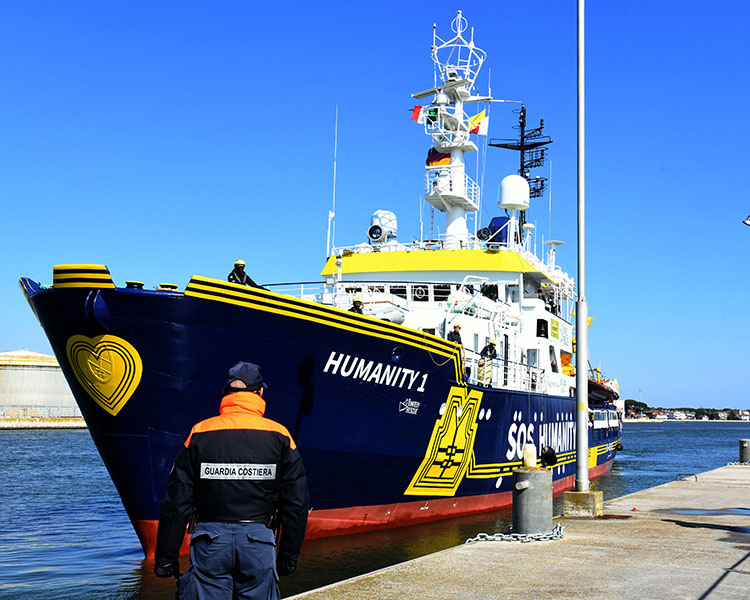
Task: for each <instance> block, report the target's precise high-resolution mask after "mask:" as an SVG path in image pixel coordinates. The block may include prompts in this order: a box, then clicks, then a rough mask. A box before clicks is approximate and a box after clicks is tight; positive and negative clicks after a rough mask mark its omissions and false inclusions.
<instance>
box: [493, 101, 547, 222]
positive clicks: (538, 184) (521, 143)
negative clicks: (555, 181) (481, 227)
mask: <svg viewBox="0 0 750 600" xmlns="http://www.w3.org/2000/svg"><path fill="white" fill-rule="evenodd" d="M517 112H518V127H515V128H514V129H517V130H518V131H519V136H518V139H517V140H501V139H496V138H492V139H491V140H490V141H489V145H490V146H493V147H495V148H505V149H507V150H516V151H518V152H519V154H520V161H521V162H520V166H519V169H518V174H519V175H520V176H521V177H523V178H524V179H526V181H528V183H529V198H541V197H542V194H544V190H545V188H546V186H547V178H546V177H540V176H539V175H537V176H536V177H534V179H532V178H531V169H533V168H536V167H541V166H542V165H544V162H545V160H546V159H547V149H546V148H545V147H544V146H546V145H547V144H551V143H552V140H551V139H550V137H549V136H548V135H544V119H540V120H539V127H537V128H535V129H526V106H525V105H523V104H522V105H521V108H520V109H519V110H518V111H517ZM524 221H525V215H524V212H523V211H520V215H519V228H523V224H524Z"/></svg>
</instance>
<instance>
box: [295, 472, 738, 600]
mask: <svg viewBox="0 0 750 600" xmlns="http://www.w3.org/2000/svg"><path fill="white" fill-rule="evenodd" d="M749 497H750V467H748V466H726V467H722V468H720V469H716V470H713V471H708V472H706V473H701V474H698V475H697V476H696V477H692V476H690V477H684V478H681V479H679V480H678V481H674V482H671V483H667V484H664V485H661V486H658V487H655V488H651V489H647V490H644V491H641V492H638V493H635V494H631V495H629V496H623V497H622V498H618V499H615V500H610V501H609V502H606V503H605V515H604V517H603V518H599V519H572V518H560V519H556V522H557V523H559V524H561V525H562V526H563V527H564V528H565V529H564V537H563V539H561V540H557V541H548V542H534V543H529V544H521V543H511V542H499V541H485V542H476V543H472V544H467V545H462V546H458V547H456V548H451V549H448V550H445V551H443V552H438V553H435V554H431V555H428V556H424V557H421V558H418V559H415V560H412V561H408V562H405V563H402V564H399V565H395V566H393V567H389V568H387V569H383V570H380V571H377V572H374V573H370V574H366V575H362V576H360V577H356V578H354V579H350V580H347V581H343V582H340V583H337V584H334V585H331V586H328V587H325V588H321V589H319V590H312V591H310V592H306V593H304V594H300V595H297V596H294V598H295V599H303V598H304V599H305V600H336V599H339V598H342V599H343V598H346V599H348V600H356V599H359V598H362V599H364V598H368V599H369V598H379V599H381V600H382V599H389V598H393V599H397V598H398V599H402V598H420V599H437V598H441V599H442V598H451V599H455V600H461V599H469V598H472V599H473V598H509V599H510V598H535V599H537V600H544V599H546V598H550V599H553V598H554V599H556V600H557V599H565V598H576V599H591V600H594V599H596V600H602V599H618V600H630V599H633V600H635V599H639V600H640V599H642V598H680V599H688V598H695V599H701V600H702V599H704V598H722V599H724V600H728V599H729V600H731V599H735V598H736V599H738V600H739V599H742V600H745V599H746V598H747V594H748V587H749V586H750V528H748V512H750V507H748V501H747V499H748V498H749ZM634 509H637V510H634ZM303 560H304V557H303Z"/></svg>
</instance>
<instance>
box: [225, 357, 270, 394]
mask: <svg viewBox="0 0 750 600" xmlns="http://www.w3.org/2000/svg"><path fill="white" fill-rule="evenodd" d="M233 381H241V382H242V383H244V384H245V385H246V386H247V389H248V390H250V391H251V392H254V391H256V390H259V389H260V388H261V387H262V388H263V389H266V390H267V389H268V386H267V385H266V384H265V383H264V382H263V373H262V372H261V370H260V367H259V366H258V365H256V364H254V363H249V362H238V363H237V364H236V365H234V366H233V367H232V368H231V369H229V374H228V376H227V385H229V384H231V383H232V382H233Z"/></svg>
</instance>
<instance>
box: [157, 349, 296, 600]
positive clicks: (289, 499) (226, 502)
mask: <svg viewBox="0 0 750 600" xmlns="http://www.w3.org/2000/svg"><path fill="white" fill-rule="evenodd" d="M266 389H267V387H266V385H265V383H264V382H263V375H262V373H261V371H260V367H258V365H255V364H253V363H246V362H239V363H237V364H236V365H234V366H233V367H232V368H231V369H230V370H229V377H228V379H227V384H226V386H225V388H224V397H223V398H222V401H221V408H220V413H221V414H220V415H219V416H216V417H211V418H210V419H206V420H205V421H201V422H200V423H198V424H196V425H195V426H194V427H193V429H192V430H191V432H190V435H189V436H188V439H187V441H186V442H185V446H184V448H182V450H181V451H180V453H179V455H178V456H177V459H176V460H175V463H174V466H173V467H172V472H171V473H170V475H169V482H168V483H167V489H166V492H165V494H164V500H163V502H162V507H161V515H160V517H159V530H158V533H157V536H156V553H155V565H154V573H155V574H156V575H157V576H158V577H171V576H177V575H179V551H180V546H181V545H182V541H183V538H184V536H185V528H186V526H187V523H188V521H189V520H190V518H191V516H192V515H195V518H196V521H197V524H196V526H195V531H194V533H193V535H192V537H191V538H190V560H191V566H190V568H189V569H188V570H187V572H186V573H185V574H184V575H182V576H181V577H180V578H179V580H178V590H179V591H178V597H179V598H181V599H183V600H192V599H193V598H201V599H204V598H208V599H210V600H219V599H222V600H232V599H234V598H238V599H240V598H241V599H243V600H244V599H256V598H257V599H261V598H262V599H263V600H269V599H271V600H275V599H277V598H278V597H279V594H278V588H277V586H276V581H277V578H276V573H278V575H288V574H289V573H292V572H293V571H294V570H295V569H296V567H297V558H298V556H299V553H300V549H301V547H302V541H303V540H304V537H305V528H306V526H307V507H308V494H307V485H306V482H305V471H304V467H303V466H302V460H301V458H300V455H299V452H298V451H297V449H296V445H295V443H294V440H293V439H292V437H291V436H290V435H289V432H288V431H287V429H286V428H285V427H284V426H283V425H280V424H278V423H276V422H274V421H271V420H270V419H266V418H264V417H263V413H264V412H265V406H266V404H265V401H264V400H263V394H264V391H265V390H266ZM277 511H278V521H279V523H280V525H281V540H280V544H279V551H278V558H277V557H276V549H275V545H276V540H275V533H274V530H273V526H274V523H272V521H273V520H274V519H273V517H274V515H275V514H276V512H277ZM276 526H278V524H276Z"/></svg>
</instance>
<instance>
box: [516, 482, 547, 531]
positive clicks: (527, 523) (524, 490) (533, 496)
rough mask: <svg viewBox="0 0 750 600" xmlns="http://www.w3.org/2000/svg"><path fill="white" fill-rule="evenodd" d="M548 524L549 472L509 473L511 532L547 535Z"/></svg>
mask: <svg viewBox="0 0 750 600" xmlns="http://www.w3.org/2000/svg"><path fill="white" fill-rule="evenodd" d="M553 529H554V525H553V523H552V472H551V471H547V470H546V469H540V468H538V467H522V468H520V469H516V470H515V471H513V533H519V534H525V535H533V534H538V533H549V532H551V531H552V530H553Z"/></svg>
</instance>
